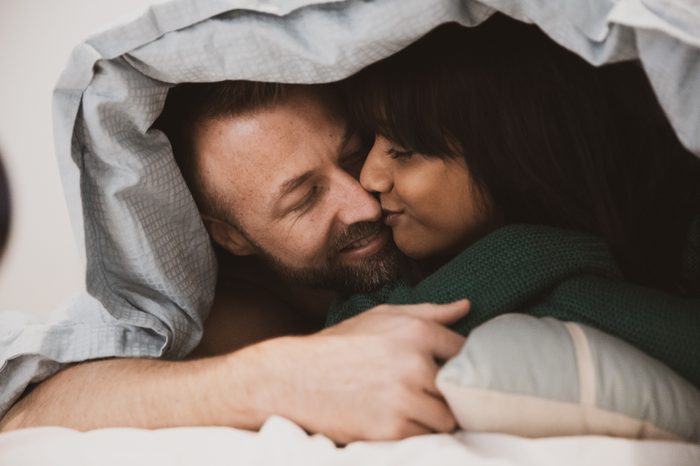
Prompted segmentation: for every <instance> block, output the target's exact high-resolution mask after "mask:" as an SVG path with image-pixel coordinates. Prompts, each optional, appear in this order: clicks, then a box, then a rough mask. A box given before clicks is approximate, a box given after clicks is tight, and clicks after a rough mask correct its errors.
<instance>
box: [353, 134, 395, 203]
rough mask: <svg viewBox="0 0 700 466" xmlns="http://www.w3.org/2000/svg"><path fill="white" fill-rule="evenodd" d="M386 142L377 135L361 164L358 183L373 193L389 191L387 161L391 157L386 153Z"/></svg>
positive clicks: (389, 179)
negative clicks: (363, 162)
mask: <svg viewBox="0 0 700 466" xmlns="http://www.w3.org/2000/svg"><path fill="white" fill-rule="evenodd" d="M386 144H387V141H386V139H384V138H383V137H381V136H377V137H376V138H375V140H374V145H373V146H372V149H370V151H369V154H367V159H366V160H365V164H364V165H363V166H362V171H361V172H360V184H361V185H362V187H363V188H365V189H366V190H367V191H370V192H375V193H386V192H389V191H391V188H392V186H393V183H392V181H391V176H390V174H389V170H388V167H387V162H388V161H389V160H391V159H389V157H388V156H387V154H386V147H385V146H386Z"/></svg>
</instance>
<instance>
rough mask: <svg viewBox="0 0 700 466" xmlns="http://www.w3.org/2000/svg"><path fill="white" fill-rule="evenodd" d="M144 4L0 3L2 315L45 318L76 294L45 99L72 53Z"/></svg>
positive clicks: (77, 280) (79, 269)
mask: <svg viewBox="0 0 700 466" xmlns="http://www.w3.org/2000/svg"><path fill="white" fill-rule="evenodd" d="M147 4H148V1H147V0H58V1H54V0H0V153H2V158H3V162H4V165H5V169H6V171H7V172H8V177H9V181H10V189H11V195H12V201H13V202H12V210H13V212H12V213H13V218H12V226H11V230H10V239H9V243H8V247H7V249H6V251H5V254H4V256H3V258H2V259H0V310H7V309H14V310H23V311H32V312H35V313H37V314H39V315H45V314H47V313H48V312H49V311H51V310H52V309H53V308H56V307H57V306H59V305H60V304H61V303H63V302H64V301H66V300H67V299H68V298H69V297H71V296H73V295H74V294H75V293H77V292H78V291H79V290H80V289H81V288H82V283H83V265H82V263H81V261H80V259H79V255H78V251H77V248H76V245H75V242H74V239H73V232H72V230H71V226H70V223H69V221H68V211H67V209H66V205H65V201H64V197H63V190H62V186H61V183H60V179H59V176H58V169H57V164H56V159H55V155H54V147H53V134H52V124H51V91H52V89H53V86H54V83H55V82H56V80H57V78H58V76H59V74H60V73H61V71H62V70H63V67H64V66H65V64H66V61H67V59H68V55H69V54H70V51H71V50H72V48H73V47H74V46H75V45H76V44H77V43H78V42H80V41H81V40H82V39H83V38H85V37H86V36H88V35H89V34H90V33H92V32H94V31H97V30H100V29H102V28H103V27H104V25H106V24H111V23H113V22H114V21H116V20H118V19H120V18H121V17H122V16H123V15H125V14H126V15H129V14H130V13H132V12H133V11H135V10H140V9H143V8H144V6H145V5H147Z"/></svg>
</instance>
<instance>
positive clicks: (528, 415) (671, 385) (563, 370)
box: [437, 314, 700, 442]
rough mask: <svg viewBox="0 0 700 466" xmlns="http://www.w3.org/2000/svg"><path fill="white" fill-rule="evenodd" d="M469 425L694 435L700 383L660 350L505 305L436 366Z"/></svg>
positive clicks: (519, 431)
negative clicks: (661, 357) (505, 310)
mask: <svg viewBox="0 0 700 466" xmlns="http://www.w3.org/2000/svg"><path fill="white" fill-rule="evenodd" d="M437 385H438V388H439V389H440V391H441V392H442V394H443V396H444V397H445V399H446V400H447V403H448V404H449V406H450V408H451V409H452V411H453V412H454V414H455V417H456V418H457V422H458V423H459V425H460V427H461V428H463V429H465V430H468V431H485V432H501V433H507V434H514V435H520V436H524V437H546V436H562V435H609V436H614V437H628V438H645V439H665V440H680V441H692V442H700V391H699V390H698V389H697V388H696V387H695V386H694V385H692V384H691V383H690V382H687V381H686V380H685V379H683V378H682V377H680V376H679V375H677V374H676V373H675V372H673V371H672V370H671V369H669V368H668V367H666V366H665V365H664V364H662V363H660V362H659V361H657V360H656V359H653V358H651V357H650V356H647V355H646V354H644V353H642V352H641V351H639V350H637V349H636V348H634V347H633V346H631V345H629V344H627V343H625V342H623V341H622V340H619V339H617V338H615V337H612V336H610V335H608V334H606V333H603V332H601V331H599V330H596V329H593V328H590V327H587V326H585V325H582V324H578V323H574V322H561V321H558V320H556V319H552V318H541V319H539V318H535V317H532V316H529V315H525V314H505V315H502V316H500V317H498V318H495V319H493V320H490V321H488V322H486V323H484V324H483V325H481V326H479V327H477V328H476V329H474V330H473V331H472V333H471V334H470V335H469V337H468V338H467V342H466V343H465V345H464V347H463V348H462V350H461V351H460V353H459V354H458V355H456V356H455V357H454V358H452V359H450V360H449V361H448V362H447V363H446V364H445V366H444V367H443V368H442V369H441V370H440V372H439V373H438V376H437Z"/></svg>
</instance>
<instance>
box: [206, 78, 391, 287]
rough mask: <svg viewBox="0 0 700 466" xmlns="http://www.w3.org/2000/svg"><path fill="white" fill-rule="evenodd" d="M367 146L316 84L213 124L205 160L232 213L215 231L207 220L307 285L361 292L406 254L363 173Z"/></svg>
mask: <svg viewBox="0 0 700 466" xmlns="http://www.w3.org/2000/svg"><path fill="white" fill-rule="evenodd" d="M368 149H369V147H368V144H367V142H366V141H363V140H362V139H361V138H360V137H359V136H358V135H357V134H355V133H354V132H353V131H351V130H350V129H349V128H348V127H347V125H346V124H345V122H344V121H343V120H342V118H340V117H339V116H337V115H336V114H335V113H334V112H333V111H332V110H331V109H330V108H329V107H328V106H327V105H325V104H324V103H323V101H322V100H321V98H320V97H319V96H316V95H314V94H312V93H311V92H310V91H307V90H303V91H302V90H298V91H296V90H295V91H293V92H292V93H291V94H290V95H289V97H288V98H286V99H285V100H284V101H283V102H281V103H279V104H276V105H274V106H271V107H269V108H263V109H257V110H253V111H250V112H246V113H243V114H241V115H237V116H233V117H226V118H222V119H218V120H210V121H207V122H205V123H204V124H202V125H200V127H199V128H198V131H197V133H196V137H195V152H196V154H197V155H196V157H197V163H196V167H197V170H201V172H200V173H201V174H202V179H204V180H205V181H204V189H206V190H208V192H210V193H212V194H214V196H216V197H217V198H218V199H221V200H222V204H223V205H224V210H225V211H226V212H227V215H226V217H227V218H219V219H216V220H219V221H220V222H218V227H217V228H215V229H212V228H211V221H208V224H209V227H210V228H209V230H210V232H212V236H213V237H214V240H215V241H217V242H218V243H220V244H221V245H222V246H224V247H225V248H226V249H228V250H229V251H230V252H232V253H234V254H239V255H241V254H250V253H252V254H258V255H259V256H260V257H261V258H262V259H263V260H265V261H266V262H267V263H268V264H269V265H270V266H271V267H272V268H273V269H275V270H276V271H277V272H280V273H281V274H282V275H283V276H285V277H286V278H288V279H290V280H292V281H294V282H296V283H298V284H303V285H308V286H314V287H321V288H329V289H336V290H339V291H344V292H358V291H369V290H372V289H375V288H377V287H379V286H381V285H382V284H384V283H386V282H387V281H389V280H392V279H394V278H396V276H397V275H398V270H399V253H398V251H397V249H396V247H395V246H394V244H393V242H392V240H391V233H390V231H389V230H388V229H387V228H386V227H385V226H384V225H383V223H382V222H381V207H380V205H379V203H378V202H377V200H376V199H375V198H374V197H372V195H370V194H369V193H367V192H366V191H365V190H364V189H363V188H362V187H361V186H360V184H359V183H358V181H357V176H358V175H359V171H360V169H361V166H362V162H363V160H364V158H365V155H366V154H367V151H368ZM214 223H217V222H216V221H215V222H214ZM213 231H216V233H214V232H213Z"/></svg>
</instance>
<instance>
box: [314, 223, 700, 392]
mask: <svg viewBox="0 0 700 466" xmlns="http://www.w3.org/2000/svg"><path fill="white" fill-rule="evenodd" d="M462 298H468V299H469V300H470V301H471V310H470V311H469V314H467V316H466V317H464V318H462V319H461V320H460V321H458V322H457V323H456V324H454V326H453V327H454V328H455V330H457V331H459V332H460V333H462V334H464V335H467V334H469V332H470V331H471V330H473V329H474V328H475V327H477V326H478V325H480V324H482V323H483V322H485V321H487V320H489V319H492V318H494V317H496V316H498V315H501V314H505V313H510V312H522V313H528V314H532V315H534V316H538V317H544V316H548V317H555V318H557V319H560V320H565V321H574V322H580V323H584V324H587V325H590V326H591V327H594V328H597V329H600V330H602V331H604V332H607V333H609V334H610V335H614V336H617V337H620V338H622V339H623V340H625V341H627V342H628V343H631V344H632V345H634V346H636V347H637V348H639V349H640V350H642V351H644V352H645V353H647V354H649V355H650V356H652V357H654V358H657V359H659V360H660V361H662V362H663V363H665V364H667V365H668V366H669V367H670V368H672V369H674V370H676V371H677V372H678V373H679V374H680V375H682V376H683V377H685V378H687V379H688V380H689V381H690V382H692V383H694V384H695V385H697V386H700V344H698V335H700V297H698V298H682V297H679V296H674V295H670V294H666V293H662V292H660V291H656V290H652V289H647V288H643V287H640V286H636V285H633V284H630V283H627V282H625V281H624V280H622V277H621V275H620V273H619V272H618V271H617V269H616V268H615V266H614V261H613V258H612V256H611V255H610V254H609V252H608V249H607V247H606V245H605V243H604V242H603V241H602V240H600V239H598V238H596V237H593V236H590V235H585V234H581V233H577V232H573V231H566V230H560V229H556V228H550V227H543V226H533V225H510V226H507V227H503V228H500V229H498V230H496V231H495V232H493V233H491V234H490V235H487V236H486V237H484V238H482V239H481V240H480V241H477V242H476V243H474V244H473V245H472V246H470V247H469V248H467V249H465V250H464V251H463V252H462V253H461V254H460V255H458V256H457V257H455V258H454V259H452V260H451V261H450V262H449V263H448V264H446V265H444V266H443V267H441V268H440V269H439V270H437V271H436V272H435V273H433V274H432V275H430V276H429V277H427V278H426V279H425V280H423V281H422V282H420V283H419V284H418V285H416V286H415V287H411V286H408V285H406V284H402V283H396V284H392V285H389V286H387V287H385V288H383V289H381V290H380V291H378V292H376V293H371V294H359V295H355V296H352V297H351V298H349V299H348V300H346V301H343V302H339V303H336V304H334V305H333V307H332V308H331V310H330V311H329V313H328V318H327V323H328V324H335V323H338V322H340V321H341V320H343V319H347V318H349V317H351V316H354V315H357V314H359V313H361V312H363V311H365V310H367V309H370V308H371V307H374V306H376V305H378V304H382V303H391V304H413V303H423V302H432V303H449V302H452V301H456V300H458V299H462Z"/></svg>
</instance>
